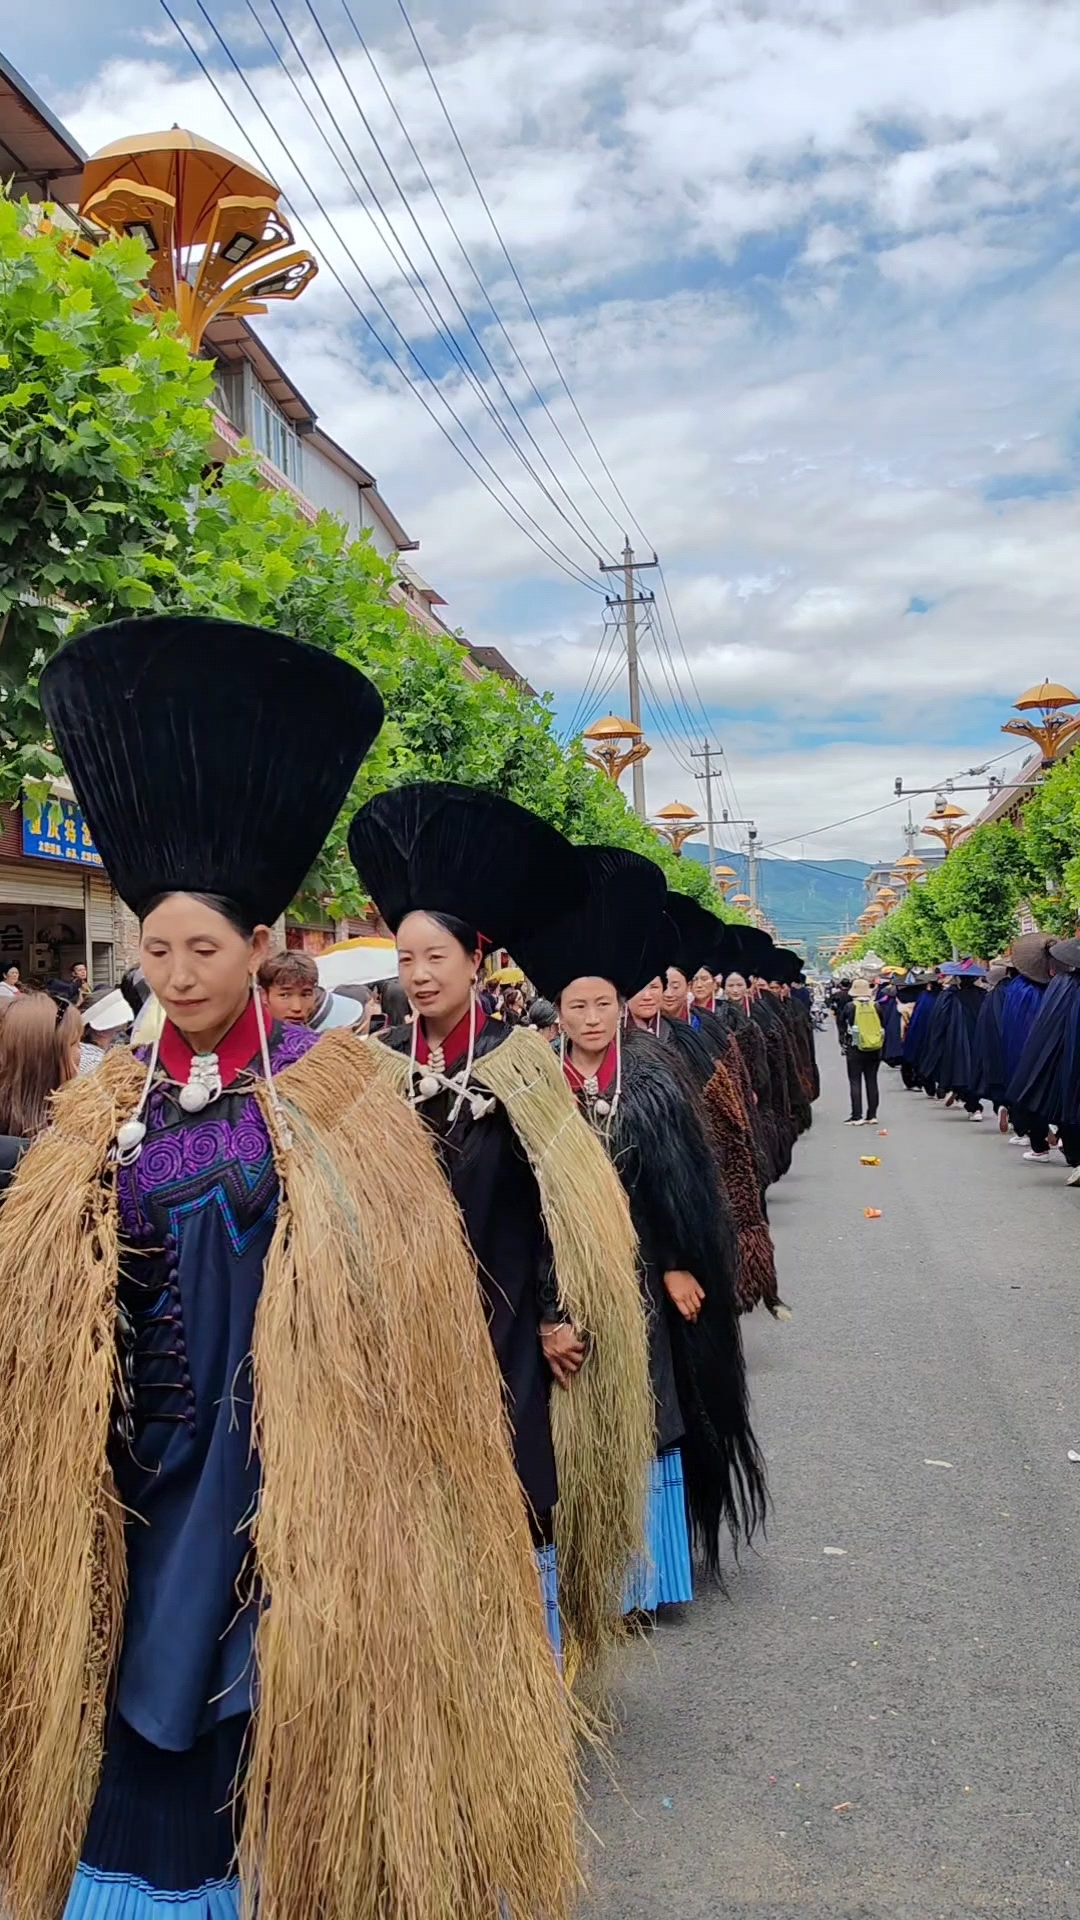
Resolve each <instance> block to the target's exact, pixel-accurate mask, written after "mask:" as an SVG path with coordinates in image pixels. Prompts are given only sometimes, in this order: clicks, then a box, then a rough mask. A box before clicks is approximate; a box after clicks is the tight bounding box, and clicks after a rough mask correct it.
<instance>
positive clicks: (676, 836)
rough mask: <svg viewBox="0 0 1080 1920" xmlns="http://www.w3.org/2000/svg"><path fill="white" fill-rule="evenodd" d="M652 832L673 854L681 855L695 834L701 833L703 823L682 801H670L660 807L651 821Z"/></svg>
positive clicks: (703, 828) (691, 808) (703, 826)
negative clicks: (665, 843)
mask: <svg viewBox="0 0 1080 1920" xmlns="http://www.w3.org/2000/svg"><path fill="white" fill-rule="evenodd" d="M651 824H652V827H653V831H654V832H656V833H658V834H659V835H660V837H661V839H662V840H666V841H667V843H668V845H669V847H670V848H671V850H672V852H673V853H676V854H681V853H682V850H683V848H684V846H685V845H686V842H687V841H688V840H689V839H691V838H692V836H693V835H694V834H695V833H703V832H704V830H705V822H704V821H703V820H702V819H701V817H700V815H699V814H697V813H695V811H694V809H693V807H688V806H687V805H686V802H685V801H684V800H671V801H669V802H668V805H667V806H666V807H661V808H660V811H659V813H658V814H656V816H655V818H654V819H653V821H652V823H651Z"/></svg>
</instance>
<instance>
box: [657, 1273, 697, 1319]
mask: <svg viewBox="0 0 1080 1920" xmlns="http://www.w3.org/2000/svg"><path fill="white" fill-rule="evenodd" d="M664 1285H665V1287H666V1288H667V1294H668V1299H669V1300H670V1301H671V1302H672V1303H673V1305H674V1306H676V1307H677V1308H678V1310H679V1312H680V1313H681V1314H682V1317H683V1319H684V1320H696V1319H697V1317H698V1314H699V1313H700V1312H701V1309H702V1307H703V1306H704V1305H705V1292H704V1289H703V1288H702V1287H699V1286H698V1283H697V1281H696V1280H695V1279H694V1276H693V1274H692V1273H684V1272H682V1271H681V1269H679V1268H677V1267H676V1268H674V1269H673V1270H672V1272H671V1273H665V1275H664Z"/></svg>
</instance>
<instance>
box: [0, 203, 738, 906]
mask: <svg viewBox="0 0 1080 1920" xmlns="http://www.w3.org/2000/svg"><path fill="white" fill-rule="evenodd" d="M146 266H147V259H146V255H145V252H144V251H143V249H142V247H141V246H140V245H139V244H138V243H137V242H135V241H130V240H125V241H107V242H105V243H103V244H102V245H101V246H99V247H97V248H96V249H95V250H94V251H93V253H92V254H91V256H90V258H89V259H82V258H80V257H79V256H78V255H77V254H75V253H73V252H72V250H71V247H70V245H69V243H68V240H67V238H66V237H65V236H64V235H62V234H60V233H58V232H55V231H50V230H48V229H45V230H39V231H36V232H35V231H31V230H30V229H29V227H28V213H27V209H26V208H25V207H18V206H16V205H14V204H13V203H12V202H11V201H10V200H7V199H4V198H3V197H2V196H0V623H2V626H0V642H2V643H0V801H3V800H12V799H14V798H15V797H16V796H17V794H18V792H19V789H20V787H21V785H22V784H23V782H24V781H25V780H26V779H27V778H31V779H32V778H34V777H44V776H47V775H48V774H50V773H55V772H57V771H58V770H59V769H58V763H57V761H56V760H55V757H54V756H53V755H52V754H51V753H50V752H49V750H48V743H47V740H46V738H45V735H44V729H43V723H42V716H41V712H40V708H39V706H38V702H37V677H38V674H39V673H40V670H41V668H42V666H43V665H44V663H45V661H46V660H47V659H48V657H49V656H50V654H51V653H52V652H53V651H54V650H55V648H56V646H57V645H58V644H59V643H60V641H61V639H62V638H63V637H64V636H65V634H66V633H68V632H70V631H73V630H75V629H76V628H77V627H79V626H85V625H86V624H88V623H93V624H98V623H100V622H102V621H105V620H110V619H116V618H119V617H121V616H123V615H125V614H130V613H132V612H167V611H176V612H187V613H192V612H198V613H205V614H209V615H215V616H218V617H221V618H226V619H239V620H246V621H250V622H251V623H253V624H256V625H265V626H267V627H276V628H278V629H280V630H281V631H284V632H287V633H291V634H294V635H296V636H298V637H299V638H302V639H304V640H307V641H309V642H311V643H312V644H314V645H316V646H321V647H328V648H330V649H332V650H333V651H334V652H335V653H338V654H340V655H341V656H342V657H344V658H346V659H348V660H351V661H352V662H353V663H354V664H355V665H356V666H358V667H360V668H362V669H363V671H364V672H366V673H368V674H369V675H370V676H371V678H372V679H373V680H374V681H375V683H376V684H377V686H378V687H379V690H380V692H381V693H382V695H383V699H384V701H385V703H386V709H387V722H386V726H385V727H384V729H383V732H382V734H381V736H380V738H379V740H378V741H377V742H376V745H375V747H374V748H373V750H372V752H371V754H370V755H369V756H368V759H367V760H366V762H365V764H364V766H363V768H362V769H361V772H360V774H359V776H358V779H357V781H356V784H355V786H354V789H353V793H352V794H351V796H350V800H349V806H348V808H346V810H345V812H344V813H343V815H342V818H341V820H339V822H338V823H337V825H336V827H335V829H334V831H333V833H332V834H331V836H330V839H329V841H328V842H327V845H326V847H325V848H324V850H323V853H322V854H321V856H320V859H319V861H318V862H317V864H316V867H315V869H314V870H313V872H312V874H311V875H310V876H309V881H308V885H307V888H306V889H305V895H304V897H303V900H302V902H301V903H300V905H301V906H302V907H304V908H306V909H307V910H308V911H310V912H316V911H325V910H329V912H330V913H331V914H333V915H334V916H341V915H345V914H350V913H356V912H359V911H360V910H361V908H362V907H363V905H364V900H363V896H362V894H361V892H360V890H359V887H358V885H357V881H356V876H355V874H354V873H353V870H352V868H351V866H350V865H349V862H348V857H347V851H346V847H345V827H346V824H347V820H348V818H349V817H350V814H351V810H352V809H354V808H355V807H356V806H358V805H360V804H361V803H362V802H363V801H364V800H365V799H366V798H367V797H368V796H369V795H370V794H372V793H374V792H378V791H380V790H381V789H383V788H385V787H387V786H392V785H396V784H399V783H400V782H402V781H404V780H413V779H432V778H439V779H447V780H457V781H463V782H466V783H468V784H470V785H474V786H478V787H481V788H484V789H486V790H488V791H491V792H494V793H503V794H507V795H509V796H510V798H512V799H515V800H518V801H520V802H521V803H522V804H523V805H525V806H528V807H530V808H532V809H533V810H534V811H535V812H536V813H538V814H540V815H541V816H542V817H543V818H544V819H547V820H550V821H551V822H552V823H553V824H554V825H556V826H557V827H560V828H561V829H562V830H563V831H565V832H566V833H567V834H568V835H569V836H570V837H571V838H572V839H574V840H575V841H578V842H582V843H584V842H597V841H606V842H609V843H613V844H616V845H622V846H628V847H631V848H634V849H636V850H637V851H639V852H642V853H644V854H646V855H648V856H649V857H650V858H652V859H654V860H656V861H657V862H658V863H659V864H660V865H661V866H662V867H664V869H665V871H666V873H667V875H668V879H669V882H670V884H671V885H673V886H675V887H676V888H678V889H680V890H681V891H684V892H687V893H692V894H695V895H697V896H698V897H709V895H710V888H709V882H708V878H707V875H706V873H705V871H704V869H703V867H702V866H701V865H700V864H699V863H698V862H695V861H690V860H686V861H683V860H677V859H676V858H675V857H674V855H673V854H671V852H670V850H669V849H667V848H666V847H665V846H664V845H663V843H662V842H661V841H659V840H658V839H657V837H656V835H655V834H653V833H652V832H651V831H650V829H649V828H648V827H646V826H645V825H644V824H643V823H642V822H641V821H639V820H638V819H637V817H636V816H635V815H634V813H633V812H632V810H631V809H630V807H629V806H628V804H627V802H626V799H625V796H624V795H623V794H622V793H621V791H619V790H618V789H617V788H615V787H613V786H612V785H611V783H610V782H609V781H608V780H606V779H605V778H604V776H603V775H602V774H600V773H598V772H597V771H596V770H595V769H594V768H592V767H590V766H589V765H588V763H587V762H586V760H585V758H584V755H583V753H582V750H581V747H580V743H575V744H574V745H572V746H570V747H569V748H566V747H564V746H563V745H562V744H561V743H560V741H559V739H558V736H557V733H556V730H555V723H554V717H553V714H552V710H551V704H550V701H548V700H546V699H537V698H535V697H534V696H532V695H530V694H528V693H526V692H524V691H523V690H522V689H520V688H519V687H517V686H515V685H513V684H511V683H509V682H507V681H504V680H502V679H500V678H498V677H497V676H496V675H494V674H490V673H484V674H482V675H481V676H480V677H479V678H478V679H473V678H469V677H467V676H466V673H465V672H464V671H463V653H462V648H461V646H460V645H459V644H458V643H457V642H456V641H455V640H453V639H452V638H451V637H450V636H449V635H445V636H444V635H433V634H430V633H429V632H427V630H426V629H424V628H421V627H419V626H418V625H417V624H416V623H415V622H414V621H413V620H412V619H411V618H410V616H409V614H408V613H407V612H406V610H405V609H404V608H403V607H402V606H400V605H399V604H397V602H396V601H395V600H394V598H393V597H392V590H393V586H394V576H393V573H392V570H391V568H390V567H389V566H388V565H387V564H386V563H385V562H384V561H383V560H382V559H381V558H380V557H379V555H378V554H377V553H376V552H375V550H374V548H373V547H372V546H371V543H370V540H369V539H368V538H367V536H366V535H365V536H363V537H362V538H361V539H359V540H351V539H350V538H349V536H348V534H347V532H346V530H345V528H344V527H343V526H342V525H341V523H340V522H339V521H337V520H336V519H334V518H332V517H331V516H330V515H328V514H320V515H319V516H318V518H317V519H315V520H314V521H313V520H311V519H309V518H308V517H307V516H306V515H305V514H303V513H302V512H301V511H300V510H299V509H298V507H297V506H296V505H295V503H294V502H293V500H292V499H291V498H290V497H289V496H288V495H287V494H285V493H283V492H281V493H278V492H274V491H271V490H270V489H268V488H267V487H266V486H265V484H264V483H263V482H262V481H261V480H260V478H259V473H258V469H257V467H256V464H255V462H254V460H253V459H252V458H250V457H247V456H243V455H242V456H240V457H237V458H233V459H229V460H227V461H226V462H225V463H224V465H223V466H221V467H212V468H211V469H210V470H209V471H207V460H208V449H209V447H210V442H211V437H212V431H213V415H212V411H211V407H210V404H209V395H210V389H211V383H212V367H211V364H210V363H209V362H208V361H202V360H197V359H195V358H194V357H193V356H192V355H191V354H190V352H189V351H188V349H187V347H186V346H185V345H184V343H183V342H182V341H181V340H180V339H178V338H177V336H176V334H175V331H174V330H173V325H172V322H171V320H170V319H169V318H168V317H166V318H164V319H162V318H158V317H155V315H154V314H152V313H150V312H145V313H144V312H143V311H142V306H143V304H144V301H143V289H142V285H141V276H142V275H143V274H144V273H145V270H146ZM710 904H712V905H714V906H715V905H716V904H717V903H716V901H715V899H710Z"/></svg>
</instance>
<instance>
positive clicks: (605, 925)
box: [514, 847, 670, 1000]
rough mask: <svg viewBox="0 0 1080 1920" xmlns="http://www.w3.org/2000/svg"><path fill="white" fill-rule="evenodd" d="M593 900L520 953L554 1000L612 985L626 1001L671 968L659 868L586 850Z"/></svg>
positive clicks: (615, 850) (614, 852) (539, 932)
mask: <svg viewBox="0 0 1080 1920" xmlns="http://www.w3.org/2000/svg"><path fill="white" fill-rule="evenodd" d="M578 860H579V863H580V865H581V867H582V869H583V871H584V873H585V875H586V879H587V885H588V893H587V896H586V898H585V899H584V900H583V901H582V904H581V905H580V906H579V907H578V908H576V909H575V911H574V912H572V913H569V914H564V915H563V916H562V918H561V919H559V920H553V921H549V922H548V923H547V924H546V925H543V926H540V927H538V928H537V929H536V930H535V932H534V933H533V934H532V936H531V937H530V938H529V939H527V940H526V941H524V943H523V944H522V945H521V946H520V947H519V948H516V949H515V952H514V958H515V959H516V960H517V962H518V964H519V966H522V967H524V969H525V972H526V973H527V974H528V976H529V979H530V980H531V981H532V982H533V985H534V986H535V987H537V988H538V989H539V991H540V992H541V993H543V994H545V995H547V996H548V997H549V998H550V999H552V1000H557V999H558V997H559V995H560V994H561V993H562V992H563V991H564V990H565V989H566V988H567V987H568V986H569V985H570V982H571V981H572V980H581V979H585V978H590V979H597V980H610V981H611V983H612V985H613V986H615V987H617V988H618V990H619V992H620V993H621V994H622V995H623V997H624V999H629V998H630V997H631V995H633V994H635V993H639V992H640V991H641V988H642V987H644V986H647V985H648V982H649V981H650V980H654V979H655V978H656V977H657V975H658V974H662V973H663V970H664V967H665V966H666V965H667V950H668V945H669V940H670V935H669V931H668V927H667V925H666V923H665V920H666V917H665V914H664V903H665V900H666V898H667V883H666V882H665V880H664V875H663V872H662V870H661V868H660V867H658V866H657V864H656V862H655V860H647V859H645V858H644V857H643V855H641V854H639V853H630V852H628V851H627V850H626V849H625V848H623V847H580V848H579V849H578Z"/></svg>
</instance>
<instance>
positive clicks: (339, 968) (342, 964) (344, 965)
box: [315, 940, 398, 993]
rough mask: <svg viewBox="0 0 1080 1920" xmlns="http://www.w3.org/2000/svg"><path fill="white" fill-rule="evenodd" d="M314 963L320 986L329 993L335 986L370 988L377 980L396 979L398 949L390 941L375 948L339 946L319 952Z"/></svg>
mask: <svg viewBox="0 0 1080 1920" xmlns="http://www.w3.org/2000/svg"><path fill="white" fill-rule="evenodd" d="M315 964H316V966H317V967H318V969H319V985H320V986H321V987H326V989H327V990H328V992H330V993H333V992H334V990H335V988H336V987H370V986H374V984H375V982H376V981H377V980H396V979H397V970H398V963H397V948H396V947H395V946H394V943H393V941H392V940H387V941H385V942H384V943H382V944H380V945H379V946H377V947H376V946H367V945H365V946H362V947H360V946H357V947H339V948H338V949H337V951H336V952H335V953H320V954H319V956H318V959H317V960H316V963H315Z"/></svg>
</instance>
